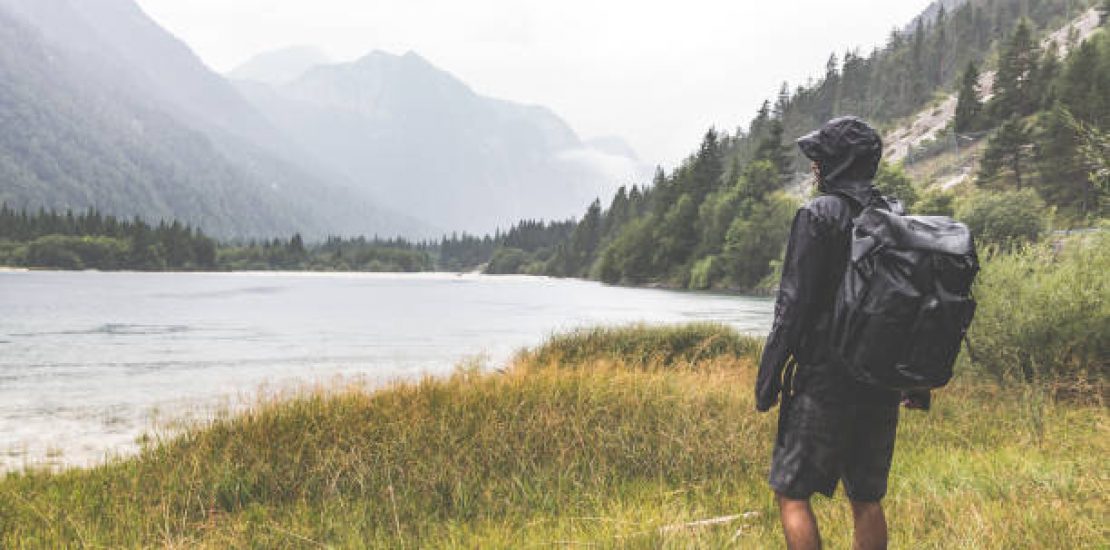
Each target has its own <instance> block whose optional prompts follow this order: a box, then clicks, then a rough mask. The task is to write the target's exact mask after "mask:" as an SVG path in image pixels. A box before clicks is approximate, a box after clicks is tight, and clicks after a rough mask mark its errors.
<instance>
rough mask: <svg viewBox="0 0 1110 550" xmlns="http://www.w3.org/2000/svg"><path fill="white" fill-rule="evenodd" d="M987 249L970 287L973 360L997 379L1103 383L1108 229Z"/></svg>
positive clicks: (1109, 338)
mask: <svg viewBox="0 0 1110 550" xmlns="http://www.w3.org/2000/svg"><path fill="white" fill-rule="evenodd" d="M989 252H990V251H988V253H989ZM988 256H989V257H988V259H987V260H986V261H985V262H984V268H983V271H982V273H980V275H979V280H978V281H977V283H976V287H975V295H976V298H977V299H978V300H979V310H978V313H977V315H976V318H975V321H974V322H973V323H972V325H971V330H970V337H969V340H970V342H971V344H972V351H973V354H972V355H973V357H972V360H973V363H974V364H975V365H976V366H978V367H979V368H981V369H984V370H985V371H986V372H987V373H989V374H991V375H993V376H994V377H996V378H997V379H998V380H999V381H1000V382H1008V381H1013V380H1024V381H1029V382H1032V381H1041V382H1048V383H1052V384H1065V385H1069V386H1074V385H1075V384H1080V385H1084V386H1088V387H1089V386H1091V385H1094V386H1096V387H1098V386H1103V387H1104V386H1105V383H1106V380H1107V375H1108V370H1107V369H1108V363H1107V357H1110V349H1108V342H1110V279H1108V278H1107V277H1106V273H1107V272H1110V236H1108V235H1107V234H1106V233H1105V232H1099V233H1095V234H1093V235H1086V236H1078V237H1073V238H1070V239H1068V240H1066V241H1059V242H1056V243H1043V244H1038V245H1027V246H1025V247H1023V248H1020V249H1018V250H1017V251H1015V252H1013V253H1012V254H1000V253H995V254H988Z"/></svg>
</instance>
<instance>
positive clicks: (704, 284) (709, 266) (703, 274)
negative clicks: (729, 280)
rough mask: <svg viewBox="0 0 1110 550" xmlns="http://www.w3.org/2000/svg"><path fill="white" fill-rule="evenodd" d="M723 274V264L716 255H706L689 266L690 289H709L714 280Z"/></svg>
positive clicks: (720, 277) (717, 279)
mask: <svg viewBox="0 0 1110 550" xmlns="http://www.w3.org/2000/svg"><path fill="white" fill-rule="evenodd" d="M723 275H724V264H723V262H721V258H720V257H718V256H706V257H704V258H702V259H700V260H698V261H697V262H694V266H693V267H691V268H690V283H689V285H687V286H688V287H689V288H690V290H709V289H710V288H712V287H713V282H714V281H719V280H721V279H722V278H723Z"/></svg>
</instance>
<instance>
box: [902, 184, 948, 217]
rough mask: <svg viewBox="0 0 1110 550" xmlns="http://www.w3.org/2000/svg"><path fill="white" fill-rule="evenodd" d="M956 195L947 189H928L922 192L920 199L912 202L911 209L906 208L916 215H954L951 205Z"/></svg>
mask: <svg viewBox="0 0 1110 550" xmlns="http://www.w3.org/2000/svg"><path fill="white" fill-rule="evenodd" d="M955 199H956V195H955V194H954V193H951V192H949V191H936V190H930V191H926V192H925V193H924V194H922V196H921V199H920V200H918V201H917V203H916V204H914V207H913V210H912V211H910V210H907V211H908V212H909V213H910V214H913V215H916V216H948V217H952V216H955V215H956V209H955V207H954V205H953V203H954V202H955Z"/></svg>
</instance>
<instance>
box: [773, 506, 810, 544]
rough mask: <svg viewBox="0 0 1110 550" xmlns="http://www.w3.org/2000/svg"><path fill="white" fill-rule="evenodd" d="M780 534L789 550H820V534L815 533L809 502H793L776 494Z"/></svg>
mask: <svg viewBox="0 0 1110 550" xmlns="http://www.w3.org/2000/svg"><path fill="white" fill-rule="evenodd" d="M775 500H777V501H778V503H779V518H780V519H781V520H782V533H783V535H784V536H785V537H786V547H787V548H788V549H789V550H820V548H821V534H820V533H819V532H818V531H817V518H816V517H815V516H814V515H813V509H812V508H810V506H809V500H808V499H807V500H794V499H792V498H787V497H784V496H782V495H779V494H776V495H775Z"/></svg>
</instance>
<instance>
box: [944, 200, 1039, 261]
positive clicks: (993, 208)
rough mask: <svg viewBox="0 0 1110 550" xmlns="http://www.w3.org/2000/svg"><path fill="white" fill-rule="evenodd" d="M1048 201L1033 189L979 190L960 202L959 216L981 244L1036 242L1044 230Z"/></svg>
mask: <svg viewBox="0 0 1110 550" xmlns="http://www.w3.org/2000/svg"><path fill="white" fill-rule="evenodd" d="M1044 213H1045V204H1044V201H1042V200H1041V198H1040V197H1039V196H1037V194H1036V193H1035V192H1033V190H1031V189H1026V190H1023V191H1000V192H979V193H975V194H973V195H972V196H971V197H969V198H968V199H966V200H965V201H963V202H961V204H960V205H959V208H958V210H957V213H956V217H957V219H959V220H960V221H962V222H964V223H965V224H967V226H968V228H969V229H970V230H971V234H972V235H974V236H975V241H976V243H977V244H978V245H979V246H985V245H998V246H1002V247H1004V248H1010V247H1014V246H1016V245H1019V244H1021V243H1025V242H1033V241H1036V240H1037V238H1038V237H1039V236H1040V234H1041V231H1042V230H1043V229H1044Z"/></svg>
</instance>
